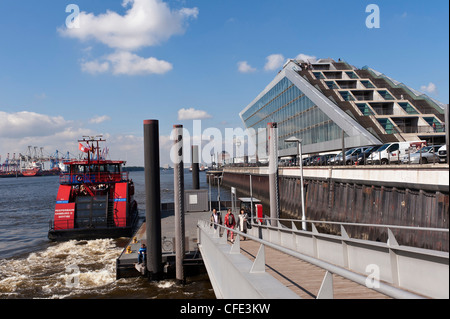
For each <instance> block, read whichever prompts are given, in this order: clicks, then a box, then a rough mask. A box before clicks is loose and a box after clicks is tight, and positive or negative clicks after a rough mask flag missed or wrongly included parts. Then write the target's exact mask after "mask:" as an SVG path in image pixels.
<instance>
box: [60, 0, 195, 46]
mask: <svg viewBox="0 0 450 319" xmlns="http://www.w3.org/2000/svg"><path fill="white" fill-rule="evenodd" d="M122 5H123V6H124V7H125V8H126V7H128V6H129V5H131V7H130V8H129V9H128V10H127V11H126V12H125V14H124V15H120V14H118V13H116V12H113V11H110V10H108V11H106V13H103V14H99V15H95V14H93V13H87V12H84V11H83V12H80V15H79V19H80V20H79V21H80V27H79V28H59V29H58V31H59V33H60V34H61V35H62V36H66V37H70V38H76V39H79V40H82V41H86V40H90V39H94V40H96V41H98V42H101V43H103V44H105V45H107V46H109V47H111V48H114V49H121V50H136V49H140V48H143V47H148V46H154V45H159V44H161V43H162V42H164V41H166V40H168V39H169V38H170V37H172V36H173V35H178V34H183V33H184V31H185V29H186V21H187V20H188V19H189V18H194V19H195V18H197V16H198V9H197V8H182V9H180V10H171V9H170V8H169V6H168V5H167V4H166V3H164V2H163V1H161V0H124V1H123V3H122Z"/></svg>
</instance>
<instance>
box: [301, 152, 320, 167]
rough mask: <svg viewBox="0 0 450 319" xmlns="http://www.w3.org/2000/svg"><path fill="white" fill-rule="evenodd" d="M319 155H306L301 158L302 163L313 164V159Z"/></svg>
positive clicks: (305, 164)
mask: <svg viewBox="0 0 450 319" xmlns="http://www.w3.org/2000/svg"><path fill="white" fill-rule="evenodd" d="M319 156H320V155H313V156H310V157H307V158H305V159H304V160H303V165H304V166H313V165H314V160H315V159H316V158H317V157H319Z"/></svg>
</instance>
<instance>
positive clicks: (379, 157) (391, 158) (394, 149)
mask: <svg viewBox="0 0 450 319" xmlns="http://www.w3.org/2000/svg"><path fill="white" fill-rule="evenodd" d="M425 145H427V142H426V141H414V142H394V143H387V144H384V145H383V146H381V147H380V148H379V149H378V150H376V151H375V152H373V153H372V154H371V155H370V157H369V158H368V159H367V160H366V162H367V164H369V165H370V164H381V165H386V164H389V163H399V162H400V161H401V159H402V158H403V156H404V155H408V153H409V152H411V153H413V152H415V151H416V150H417V149H418V148H420V147H421V146H425Z"/></svg>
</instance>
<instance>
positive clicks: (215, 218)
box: [211, 208, 222, 229]
mask: <svg viewBox="0 0 450 319" xmlns="http://www.w3.org/2000/svg"><path fill="white" fill-rule="evenodd" d="M213 223H214V229H217V224H219V225H222V216H221V215H220V212H217V209H215V208H214V209H213V212H212V214H211V224H213Z"/></svg>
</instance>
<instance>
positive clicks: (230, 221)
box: [225, 208, 236, 243]
mask: <svg viewBox="0 0 450 319" xmlns="http://www.w3.org/2000/svg"><path fill="white" fill-rule="evenodd" d="M225 226H227V227H228V228H231V229H234V227H235V226H236V219H235V218H234V215H233V212H232V211H231V208H229V209H228V212H227V214H226V215H225ZM230 233H231V236H230ZM228 237H230V241H231V242H232V243H233V242H234V233H233V232H232V231H231V230H229V229H227V238H228Z"/></svg>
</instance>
